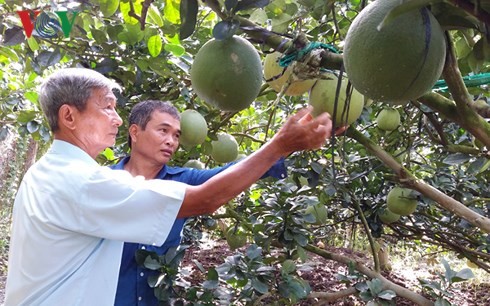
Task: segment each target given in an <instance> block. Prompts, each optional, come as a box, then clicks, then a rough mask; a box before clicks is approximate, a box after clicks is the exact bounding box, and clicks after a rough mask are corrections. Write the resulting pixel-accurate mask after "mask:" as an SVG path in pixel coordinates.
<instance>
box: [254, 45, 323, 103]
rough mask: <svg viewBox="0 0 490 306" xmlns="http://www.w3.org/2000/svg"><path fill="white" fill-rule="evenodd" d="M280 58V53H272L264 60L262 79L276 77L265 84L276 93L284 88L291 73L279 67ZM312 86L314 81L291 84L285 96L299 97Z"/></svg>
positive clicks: (288, 69)
mask: <svg viewBox="0 0 490 306" xmlns="http://www.w3.org/2000/svg"><path fill="white" fill-rule="evenodd" d="M281 56H282V53H280V52H273V53H269V54H267V55H266V57H265V59H264V78H265V79H266V80H269V79H272V78H274V77H276V79H274V80H272V81H268V82H267V84H269V85H270V87H272V89H274V90H275V91H276V92H280V91H281V90H282V87H283V86H284V84H286V82H287V81H288V79H289V77H290V76H291V73H292V69H291V67H287V68H286V70H285V71H284V69H285V67H281V66H280V65H279V62H278V61H279V58H280V57H281ZM283 71H284V74H283ZM281 74H282V75H281ZM313 84H315V80H313V79H311V80H304V81H294V82H291V84H289V87H288V89H287V90H286V93H285V95H287V96H300V95H302V94H304V93H305V92H307V91H308V90H309V89H310V88H311V86H313Z"/></svg>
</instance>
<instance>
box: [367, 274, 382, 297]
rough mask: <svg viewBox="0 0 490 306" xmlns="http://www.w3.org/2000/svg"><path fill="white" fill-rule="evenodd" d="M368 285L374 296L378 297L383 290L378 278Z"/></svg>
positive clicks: (368, 282)
mask: <svg viewBox="0 0 490 306" xmlns="http://www.w3.org/2000/svg"><path fill="white" fill-rule="evenodd" d="M367 285H368V287H369V290H370V291H371V294H372V295H373V296H377V295H378V293H380V292H381V290H382V289H383V283H382V282H381V280H380V279H378V278H375V279H373V280H371V281H367Z"/></svg>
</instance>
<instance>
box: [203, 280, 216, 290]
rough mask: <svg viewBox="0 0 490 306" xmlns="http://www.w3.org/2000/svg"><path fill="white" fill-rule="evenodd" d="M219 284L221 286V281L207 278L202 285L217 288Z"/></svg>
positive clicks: (211, 288)
mask: <svg viewBox="0 0 490 306" xmlns="http://www.w3.org/2000/svg"><path fill="white" fill-rule="evenodd" d="M218 286H219V281H217V280H207V281H204V282H203V283H202V287H203V288H204V289H208V290H213V289H216V288H218Z"/></svg>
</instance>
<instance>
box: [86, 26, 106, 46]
mask: <svg viewBox="0 0 490 306" xmlns="http://www.w3.org/2000/svg"><path fill="white" fill-rule="evenodd" d="M90 33H92V37H93V38H94V39H95V41H96V42H97V43H98V44H99V45H101V44H103V43H106V42H107V34H106V32H104V31H101V30H97V29H90Z"/></svg>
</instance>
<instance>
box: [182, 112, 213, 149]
mask: <svg viewBox="0 0 490 306" xmlns="http://www.w3.org/2000/svg"><path fill="white" fill-rule="evenodd" d="M180 130H181V133H180V139H179V140H180V143H181V144H182V145H184V146H187V147H188V146H195V145H198V144H201V143H203V142H204V140H206V136H207V135H208V125H207V123H206V119H204V117H203V116H202V115H201V114H200V113H199V112H197V111H195V110H193V109H188V110H185V111H183V112H182V113H181V114H180Z"/></svg>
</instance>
